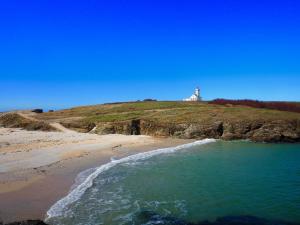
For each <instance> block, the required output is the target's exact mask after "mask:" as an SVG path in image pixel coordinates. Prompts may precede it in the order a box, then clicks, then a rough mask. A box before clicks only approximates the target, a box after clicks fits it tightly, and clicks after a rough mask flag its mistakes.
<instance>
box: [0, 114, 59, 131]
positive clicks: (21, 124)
mask: <svg viewBox="0 0 300 225" xmlns="http://www.w3.org/2000/svg"><path fill="white" fill-rule="evenodd" d="M0 126H3V127H7V128H23V129H25V130H30V131H33V130H40V131H56V129H55V128H53V127H52V126H50V125H49V124H48V123H46V122H43V121H35V120H29V119H27V118H24V117H22V116H20V115H19V114H17V113H7V114H4V115H1V116H0Z"/></svg>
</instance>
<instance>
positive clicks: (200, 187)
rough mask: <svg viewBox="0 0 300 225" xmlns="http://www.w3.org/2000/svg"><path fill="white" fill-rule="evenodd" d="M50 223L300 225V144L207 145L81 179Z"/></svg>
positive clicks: (114, 164) (155, 154) (139, 158)
mask: <svg viewBox="0 0 300 225" xmlns="http://www.w3.org/2000/svg"><path fill="white" fill-rule="evenodd" d="M46 222H47V223H49V224H50V225H97V224H109V225H123V224H124V225H127V224H128V225H129V224H134V225H140V224H144V225H152V224H153V225H154V224H182V225H185V224H189V225H193V224H205V225H209V224H218V225H220V224H274V225H275V224H300V144H268V143H253V142H250V141H221V140H214V139H205V140H201V141H196V142H194V143H190V144H185V145H181V146H177V147H172V148H164V149H157V150H154V151H150V152H146V153H139V154H136V155H132V156H129V157H125V158H121V159H114V160H112V161H111V162H110V163H108V164H105V165H102V166H99V167H97V168H92V169H89V170H87V171H84V172H82V173H81V174H79V175H78V177H77V179H76V182H75V184H74V185H73V187H72V190H71V191H70V193H69V194H68V195H67V196H66V197H64V198H62V199H61V200H59V201H58V202H57V203H55V204H54V205H53V206H52V207H51V208H50V209H49V211H48V212H47V218H46Z"/></svg>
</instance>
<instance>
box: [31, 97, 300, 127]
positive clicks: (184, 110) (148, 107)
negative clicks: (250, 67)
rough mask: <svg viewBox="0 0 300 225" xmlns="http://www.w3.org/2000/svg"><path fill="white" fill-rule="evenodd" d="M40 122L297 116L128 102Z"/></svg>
mask: <svg viewBox="0 0 300 225" xmlns="http://www.w3.org/2000/svg"><path fill="white" fill-rule="evenodd" d="M37 118H39V119H44V120H51V119H55V120H61V121H64V120H66V119H68V120H70V119H71V120H72V118H74V121H76V120H80V121H85V122H89V123H99V122H121V121H127V120H132V119H147V120H156V121H157V122H162V123H165V122H168V123H187V122H191V123H192V122H201V123H210V122H213V121H232V120H236V121H238V120H265V121H267V120H286V119H288V120H291V119H300V114H299V113H293V112H285V111H278V110H269V109H258V108H250V107H247V106H223V105H213V104H208V103H206V102H175V101H174V102H171V101H165V102H131V103H117V104H104V105H94V106H83V107H76V108H71V109H66V110H61V111H56V112H51V113H42V114H39V115H37Z"/></svg>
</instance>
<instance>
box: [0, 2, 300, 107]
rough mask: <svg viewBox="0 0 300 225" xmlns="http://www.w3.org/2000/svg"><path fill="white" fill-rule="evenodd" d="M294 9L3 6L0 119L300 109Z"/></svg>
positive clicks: (288, 5)
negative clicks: (212, 103) (167, 106)
mask: <svg viewBox="0 0 300 225" xmlns="http://www.w3.org/2000/svg"><path fill="white" fill-rule="evenodd" d="M299 11H300V1H297V0H294V1H289V0H282V1H276V0H273V1H271V0H270V1H267V0H251V1H250V0H249V1H247V0H245V1H236V0H234V1H233V0H206V1H201V0H198V1H189V0H185V1H175V0H172V1H166V0H165V1H164V0H160V1H159V0H157V1H147V0H144V1H141V0H140V1H130V0H128V1H125V0H122V1H121V0H119V1H116V0H111V1H101V0H86V1H74V0H72V1H65V0H59V1H55V0H48V1H47V0H43V1H39V0H38V1H30V0H28V1H23V0H22V1H21V0H20V1H15V0H9V1H1V5H0V27H1V29H0V82H1V92H0V110H8V109H15V108H32V107H43V108H48V109H49V108H54V109H56V108H66V107H70V106H76V105H86V104H97V103H103V102H113V101H129V100H137V99H144V98H156V99H160V100H178V99H179V100H180V99H182V98H185V97H188V96H189V95H190V94H191V92H192V91H193V89H194V88H195V87H196V86H200V88H201V91H202V96H203V98H204V99H207V100H210V99H214V98H230V99H237V98H243V99H244V98H248V99H259V100H289V101H300V88H299V86H300V41H299V40H300V25H299V24H300V13H299Z"/></svg>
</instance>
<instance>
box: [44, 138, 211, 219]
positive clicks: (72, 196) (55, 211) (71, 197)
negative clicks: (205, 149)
mask: <svg viewBox="0 0 300 225" xmlns="http://www.w3.org/2000/svg"><path fill="white" fill-rule="evenodd" d="M215 141H216V140H215V139H204V140H200V141H195V142H192V143H188V144H183V145H179V146H176V147H169V148H161V149H156V150H153V151H148V152H143V153H138V154H135V155H130V156H127V157H124V158H121V159H118V160H112V161H111V162H109V163H107V164H104V165H101V166H99V167H98V168H96V169H95V170H94V172H92V173H91V174H90V175H88V176H87V177H86V178H85V180H84V181H82V183H80V184H76V186H75V188H73V189H72V190H71V191H70V193H69V194H68V195H67V196H65V197H64V198H62V199H60V200H59V201H57V202H56V203H55V204H54V205H53V206H52V207H51V208H50V209H49V210H48V212H47V217H46V220H48V219H50V218H51V217H57V216H63V211H64V209H65V208H66V207H67V206H68V205H70V204H71V203H74V202H76V201H77V200H79V199H80V197H81V196H82V195H83V194H84V193H85V191H86V190H87V189H88V188H90V187H91V186H92V185H93V181H94V179H95V178H96V177H98V176H99V174H101V173H103V172H104V171H107V170H109V169H110V168H112V167H114V166H116V165H118V164H121V163H127V162H131V161H133V162H134V161H137V160H144V159H148V158H150V157H153V156H156V155H160V154H165V153H172V152H175V151H178V150H181V149H184V148H190V147H193V146H197V145H203V144H208V143H212V142H215ZM80 181H81V180H80ZM76 183H77V182H76Z"/></svg>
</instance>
